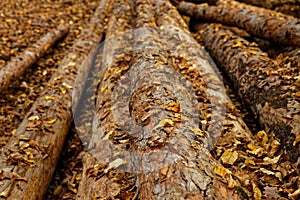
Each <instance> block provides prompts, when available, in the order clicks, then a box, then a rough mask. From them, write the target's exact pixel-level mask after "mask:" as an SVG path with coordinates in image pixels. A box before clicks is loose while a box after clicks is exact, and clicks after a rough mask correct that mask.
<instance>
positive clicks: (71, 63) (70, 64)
mask: <svg viewBox="0 0 300 200" xmlns="http://www.w3.org/2000/svg"><path fill="white" fill-rule="evenodd" d="M75 65H76V63H75V62H69V63H68V66H70V67H74V66H75Z"/></svg>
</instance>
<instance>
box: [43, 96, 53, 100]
mask: <svg viewBox="0 0 300 200" xmlns="http://www.w3.org/2000/svg"><path fill="white" fill-rule="evenodd" d="M44 99H45V100H47V101H48V100H54V97H52V96H45V97H44Z"/></svg>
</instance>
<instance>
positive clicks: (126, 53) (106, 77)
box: [77, 1, 258, 199]
mask: <svg viewBox="0 0 300 200" xmlns="http://www.w3.org/2000/svg"><path fill="white" fill-rule="evenodd" d="M134 10H135V15H136V18H135V19H134V20H132V19H131V18H132V16H131V15H132V11H131V7H130V3H129V2H128V1H127V2H126V1H118V3H117V4H116V5H115V9H114V12H113V13H114V15H113V16H112V18H111V19H110V21H109V25H108V31H107V32H108V36H107V37H108V38H111V40H112V41H109V40H108V41H105V45H104V50H103V55H102V57H103V68H104V69H105V71H104V72H103V77H102V78H101V81H100V84H99V89H98V98H97V103H96V112H97V115H96V117H95V119H94V122H93V135H92V137H91V140H90V143H89V148H88V152H87V153H84V157H85V161H84V172H83V176H82V181H81V183H80V187H79V191H78V195H77V198H78V199H93V198H95V199H96V198H99V199H101V198H107V199H113V198H120V199H172V198H175V199H227V198H228V197H231V198H233V199H239V195H237V194H234V191H233V190H231V189H229V188H228V187H230V188H236V187H238V186H239V183H238V181H234V180H233V178H232V177H231V175H230V173H225V174H226V175H225V174H223V175H224V181H225V182H227V184H224V183H223V182H222V181H221V179H219V177H218V175H216V171H218V170H217V169H224V170H225V171H226V169H225V168H222V166H221V165H220V164H218V162H217V161H216V160H215V158H213V157H212V156H211V154H210V153H209V151H208V150H207V149H206V148H208V149H212V148H214V150H216V154H218V156H219V155H221V154H222V153H224V152H223V150H221V149H219V147H221V146H222V143H223V141H224V140H226V144H228V146H230V148H231V150H232V151H235V150H238V149H239V148H240V146H239V147H237V145H234V143H235V142H236V141H238V140H240V138H244V139H245V140H246V141H245V143H247V144H252V145H254V141H253V138H252V136H251V133H250V131H249V130H248V129H247V127H246V125H245V124H244V122H243V121H242V119H241V117H240V115H239V114H238V112H237V110H236V109H235V107H234V106H233V105H232V103H231V102H230V100H229V98H228V97H227V96H226V94H225V91H224V88H223V87H222V81H221V80H220V79H219V77H218V75H217V73H216V72H215V71H214V69H215V68H216V67H215V66H214V64H213V62H212V59H211V58H210V57H209V55H208V54H207V52H206V51H205V50H204V49H203V48H202V49H200V46H199V45H198V44H197V43H196V41H195V40H194V39H193V38H192V37H191V35H189V33H188V27H187V25H186V24H185V23H184V21H183V19H182V18H181V17H180V15H179V14H178V12H177V11H176V9H175V8H174V7H172V6H171V4H170V3H169V2H167V1H153V5H151V4H149V2H148V1H137V2H136V3H135V6H134ZM153 10H154V11H153ZM133 24H135V27H136V29H134V30H133V31H132V32H131V31H128V29H129V28H132V27H133V26H132V25H133ZM122 25H123V26H122ZM126 31H127V32H126ZM117 33H121V34H117ZM199 49H200V50H199ZM225 111H226V112H225ZM223 123H224V124H223ZM228 137H230V139H229V138H228ZM212 146H214V147H212ZM225 176H226V177H225ZM257 179H258V178H256V180H257ZM227 185H229V186H228V187H227ZM239 188H240V187H239Z"/></svg>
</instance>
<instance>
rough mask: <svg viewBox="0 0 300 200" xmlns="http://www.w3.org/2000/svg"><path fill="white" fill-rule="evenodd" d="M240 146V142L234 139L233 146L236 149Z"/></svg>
mask: <svg viewBox="0 0 300 200" xmlns="http://www.w3.org/2000/svg"><path fill="white" fill-rule="evenodd" d="M239 144H242V143H241V142H240V141H238V140H237V139H235V138H234V146H235V147H236V146H237V145H239Z"/></svg>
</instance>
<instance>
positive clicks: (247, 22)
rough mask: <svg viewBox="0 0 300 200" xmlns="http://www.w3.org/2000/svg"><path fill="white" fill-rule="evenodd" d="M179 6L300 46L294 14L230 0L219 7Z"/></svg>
mask: <svg viewBox="0 0 300 200" xmlns="http://www.w3.org/2000/svg"><path fill="white" fill-rule="evenodd" d="M178 9H179V10H180V11H181V12H182V13H183V14H187V15H189V16H193V17H195V18H197V19H202V20H208V21H212V22H219V23H223V24H226V25H232V26H236V27H239V28H241V29H244V30H246V31H247V32H249V33H250V34H253V35H255V36H258V37H262V38H264V39H268V40H271V41H273V42H276V43H280V44H283V45H294V46H300V23H299V19H297V18H294V17H292V16H288V15H284V14H280V13H277V12H275V11H271V10H268V9H264V8H258V7H255V6H250V5H246V4H243V3H239V2H235V1H226V0H225V1H224V3H222V1H221V3H220V4H219V5H217V6H208V5H207V4H200V5H196V4H193V3H188V2H184V1H183V2H180V3H179V5H178Z"/></svg>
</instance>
